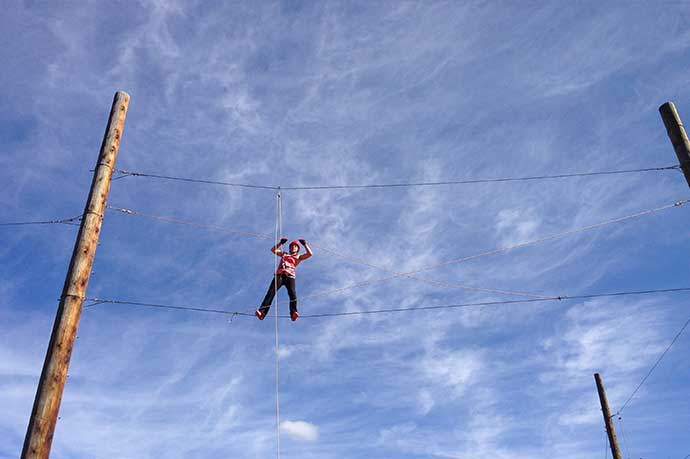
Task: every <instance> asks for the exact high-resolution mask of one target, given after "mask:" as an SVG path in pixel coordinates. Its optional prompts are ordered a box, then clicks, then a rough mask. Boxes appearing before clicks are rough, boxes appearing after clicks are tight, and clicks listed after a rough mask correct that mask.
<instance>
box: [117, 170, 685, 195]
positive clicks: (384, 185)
mask: <svg viewBox="0 0 690 459" xmlns="http://www.w3.org/2000/svg"><path fill="white" fill-rule="evenodd" d="M669 170H680V166H678V165H675V166H663V167H644V168H638V169H620V170H611V171H594V172H573V173H565V174H555V175H532V176H527V177H498V178H479V179H463V180H446V181H437V182H401V183H370V184H361V185H311V186H271V185H252V184H248V183H233V182H224V181H219V180H210V179H195V178H189V177H176V176H172V175H160V174H149V173H145V172H134V171H128V170H124V169H115V172H117V173H119V174H121V175H120V176H119V177H117V178H118V179H121V178H124V177H147V178H155V179H161V180H173V181H178V182H190V183H203V184H206V185H221V186H229V187H238V188H255V189H261V190H273V191H278V190H281V191H316V190H347V189H364V188H405V187H420V186H441V185H474V184H479V183H501V182H527V181H536V180H554V179H564V178H574V177H595V176H603V175H620V174H636V173H642V172H659V171H669Z"/></svg>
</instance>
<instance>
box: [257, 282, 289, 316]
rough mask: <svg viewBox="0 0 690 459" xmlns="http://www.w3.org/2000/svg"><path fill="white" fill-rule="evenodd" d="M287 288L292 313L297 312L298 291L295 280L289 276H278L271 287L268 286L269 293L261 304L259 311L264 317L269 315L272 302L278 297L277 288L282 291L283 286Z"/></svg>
mask: <svg viewBox="0 0 690 459" xmlns="http://www.w3.org/2000/svg"><path fill="white" fill-rule="evenodd" d="M283 285H284V286H285V287H287V291H288V295H289V296H290V312H291V313H292V312H297V290H295V288H296V286H295V278H294V277H290V276H288V275H287V274H276V275H275V277H274V278H273V279H272V280H271V285H269V286H268V292H266V296H265V297H264V301H263V302H262V303H261V307H260V308H259V311H261V313H262V314H263V315H268V310H269V309H271V302H272V301H273V297H274V296H275V295H276V287H278V290H280V287H282V286H283Z"/></svg>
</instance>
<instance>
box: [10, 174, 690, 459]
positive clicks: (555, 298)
mask: <svg viewBox="0 0 690 459" xmlns="http://www.w3.org/2000/svg"><path fill="white" fill-rule="evenodd" d="M669 170H681V168H680V166H678V165H674V166H665V167H648V168H637V169H623V170H608V171H590V172H576V173H562V174H554V175H535V176H524V177H498V178H478V179H461V180H446V181H433V182H400V183H378V184H377V183H372V184H345V185H309V186H270V185H255V184H248V183H233V182H225V181H218V180H210V179H196V178H189V177H178V176H170V175H161V174H150V173H144V172H135V171H128V170H124V169H115V170H114V171H113V172H117V173H118V174H120V175H119V176H118V177H115V178H113V179H112V180H120V179H124V178H127V177H146V178H153V179H161V180H169V181H178V182H190V183H199V184H207V185H220V186H226V187H238V188H250V189H260V190H270V191H274V192H276V194H275V196H276V221H275V231H274V235H273V237H272V236H271V235H268V234H262V233H258V232H251V231H242V230H236V229H231V228H225V227H222V226H218V225H210V224H202V223H198V222H193V221H188V220H183V219H179V218H174V217H169V216H161V215H154V214H146V213H142V212H138V211H135V210H132V209H126V208H122V207H115V206H107V209H108V210H112V211H116V212H119V213H121V214H124V215H130V216H138V217H143V218H148V219H153V220H157V221H161V222H164V223H170V224H177V225H187V226H191V227H195V228H198V229H204V230H209V231H216V232H220V233H224V234H231V235H235V236H239V237H251V238H256V239H260V240H270V239H272V238H273V240H274V241H276V240H280V239H282V196H281V192H282V191H319V190H320V191H327V190H356V189H374V188H378V189H384V188H404V187H431V186H451V185H471V184H485V183H507V182H528V181H539V180H555V179H566V178H576V177H597V176H609V175H621V174H633V173H647V172H659V171H669ZM689 201H690V200H681V201H676V202H674V203H672V204H667V205H663V206H659V207H656V208H652V209H648V210H644V211H640V212H636V213H633V214H629V215H625V216H622V217H617V218H613V219H610V220H605V221H602V222H599V223H595V224H590V225H586V226H582V227H579V228H574V229H570V230H566V231H562V232H559V233H555V234H551V235H547V236H544V237H540V238H537V239H532V240H529V241H525V242H522V243H518V244H514V245H509V246H504V247H499V248H496V249H493V250H489V251H485V252H480V253H477V254H474V255H469V256H464V257H461V258H456V259H452V260H447V261H443V262H440V263H436V264H433V265H430V266H426V267H422V268H419V269H416V270H413V271H407V272H398V271H394V270H391V269H389V268H386V267H383V266H379V265H376V264H373V263H370V262H368V261H366V260H363V259H359V258H355V257H352V256H349V255H347V254H343V253H341V252H338V251H337V250H334V249H331V248H328V247H324V246H320V245H318V244H312V245H313V246H314V247H316V248H320V249H321V250H323V251H325V252H328V253H330V254H332V255H333V256H335V257H339V258H341V259H343V260H347V261H349V262H351V263H355V264H359V265H363V266H367V267H371V268H374V269H377V270H380V271H383V272H386V273H388V274H389V276H386V277H381V278H376V279H370V280H366V281H362V282H358V283H355V284H351V285H347V286H344V287H340V288H336V289H333V290H327V291H321V292H316V293H313V294H311V295H307V296H304V297H302V298H303V299H314V298H319V297H324V296H328V295H333V294H336V293H341V292H344V291H347V290H350V289H354V288H358V287H363V286H368V285H375V284H378V283H382V282H387V281H389V280H393V279H396V278H409V279H413V280H416V281H418V282H423V283H426V284H429V285H433V286H437V287H443V288H450V289H463V290H468V291H475V292H486V293H494V294H501V295H512V296H520V297H523V298H521V299H511V300H498V301H481V302H472V303H456V304H445V305H419V306H414V307H404V308H385V309H375V310H358V311H341V312H331V313H316V314H305V315H301V317H302V318H306V319H308V318H312V319H316V318H334V317H346V316H364V315H373V314H387V313H401V312H408V311H431V310H440V309H460V308H471V307H481V308H484V307H489V306H502V305H528V304H536V303H546V302H563V301H574V300H589V299H595V298H611V297H623V296H633V295H652V294H670V293H679V292H688V291H690V287H678V288H665V289H650V290H634V291H618V292H609V293H589V294H579V295H565V294H562V295H548V296H545V295H541V294H534V293H529V292H524V291H509V290H499V289H491V288H483V287H474V286H467V285H462V284H456V283H448V282H441V281H436V280H432V279H427V278H422V277H419V276H417V275H418V274H419V273H422V272H425V271H431V270H434V269H437V268H440V267H444V266H449V265H454V264H460V263H464V262H467V261H470V260H476V259H480V258H484V257H489V256H493V255H497V254H500V253H504V252H508V251H511V250H516V249H520V248H524V247H528V246H533V245H537V244H541V243H544V242H548V241H553V240H556V239H560V238H563V237H566V236H570V235H575V234H578V233H583V232H587V231H592V230H595V229H599V228H602V227H605V226H608V225H613V224H618V223H623V222H626V221H629V220H633V219H637V218H641V217H644V216H648V215H652V214H658V213H660V212H662V211H665V210H668V209H671V208H675V207H680V206H683V205H685V204H686V203H688V202H689ZM82 217H83V216H76V217H69V218H63V219H56V220H43V221H23V222H6V223H2V222H0V226H3V227H11V226H28V225H52V224H63V225H76V222H78V221H79V220H81V219H82ZM276 270H277V258H274V272H275V271H276ZM273 287H274V290H275V291H276V293H277V277H275V276H274V285H273ZM82 300H84V301H88V304H86V305H84V307H85V308H89V309H90V308H93V307H95V306H97V305H105V304H110V305H131V306H140V307H148V308H158V309H169V310H178V311H188V312H202V313H213V314H223V315H229V316H230V317H231V320H232V319H233V318H234V317H236V316H253V315H254V314H253V313H252V312H251V311H253V309H252V310H248V311H241V310H236V311H231V310H226V309H222V308H201V307H193V306H184V305H173V304H159V303H150V302H143V301H128V300H120V299H108V298H91V297H84V298H82ZM273 307H274V316H275V327H274V335H275V389H276V398H275V400H276V407H275V409H276V415H275V418H276V424H275V430H276V446H277V448H276V457H277V458H278V459H280V379H279V376H280V372H279V369H280V368H279V333H278V332H279V327H278V324H279V319H283V318H289V317H290V316H288V315H281V314H279V312H278V295H275V296H274V299H273ZM688 325H690V318H689V319H688V320H687V321H686V322H685V323H684V324H683V326H682V327H681V329H680V331H679V332H678V333H677V334H676V335H675V337H674V338H673V340H672V341H671V343H670V344H669V346H668V347H667V348H666V349H665V350H664V352H663V353H662V354H661V355H660V356H659V358H658V359H657V360H656V362H655V363H654V365H653V366H652V367H651V369H650V370H649V371H648V372H647V374H646V375H645V377H644V378H643V379H642V381H641V382H640V383H639V384H638V385H637V387H636V388H635V390H634V391H633V392H632V394H631V395H630V396H629V397H628V398H627V399H626V401H625V403H624V404H623V405H622V406H621V408H620V409H619V410H618V412H617V413H616V415H619V414H620V413H621V411H623V409H625V408H626V406H627V405H628V404H629V403H630V401H631V400H632V399H633V397H634V396H635V394H636V393H637V392H638V390H639V389H640V388H641V387H642V385H643V384H644V383H645V382H646V380H647V379H648V378H649V376H650V375H651V374H652V373H653V371H654V370H655V369H656V367H657V366H658V365H659V363H660V362H661V360H662V359H663V358H664V356H665V355H666V354H667V353H668V351H669V350H670V349H671V347H672V346H673V345H674V344H675V342H676V341H677V340H678V338H679V337H680V336H681V334H682V333H683V332H684V330H685V329H686V328H687V327H688Z"/></svg>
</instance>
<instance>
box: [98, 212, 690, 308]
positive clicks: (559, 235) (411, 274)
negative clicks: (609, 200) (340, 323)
mask: <svg viewBox="0 0 690 459" xmlns="http://www.w3.org/2000/svg"><path fill="white" fill-rule="evenodd" d="M688 201H690V200H682V201H676V202H674V203H672V204H666V205H663V206H659V207H655V208H652V209H647V210H643V211H640V212H635V213H632V214H628V215H624V216H622V217H617V218H613V219H609V220H605V221H602V222H599V223H594V224H590V225H586V226H582V227H579V228H574V229H570V230H566V231H562V232H560V233H555V234H551V235H548V236H544V237H541V238H537V239H532V240H529V241H525V242H521V243H519V244H514V245H509V246H505V247H499V248H496V249H492V250H489V251H486V252H481V253H477V254H474V255H468V256H464V257H461V258H457V259H453V260H447V261H444V262H441V263H437V264H434V265H431V266H426V267H423V268H419V269H416V270H413V271H408V272H402V273H401V272H395V271H392V270H389V269H388V268H384V267H381V266H377V265H374V264H372V263H369V262H365V261H363V260H359V259H356V258H352V257H349V256H347V255H344V254H341V253H340V252H337V251H335V250H332V249H329V248H326V247H322V246H319V245H318V244H315V243H313V244H312V245H313V246H314V247H315V248H321V249H322V250H324V251H327V252H329V253H331V254H333V255H334V256H338V257H340V258H343V259H346V260H348V261H350V262H352V263H357V264H361V265H365V266H369V267H373V268H376V269H379V270H382V271H386V272H389V273H391V274H392V275H391V276H387V277H382V278H377V279H371V280H367V281H362V282H358V283H355V284H350V285H347V286H345V287H340V288H337V289H333V290H327V291H322V292H316V293H312V294H310V295H305V296H303V297H302V299H314V298H320V297H324V296H329V295H333V294H336V293H341V292H344V291H347V290H351V289H354V288H358V287H364V286H369V285H375V284H378V283H382V282H387V281H389V280H393V279H396V278H401V277H405V278H410V279H414V280H417V281H421V282H425V283H429V284H432V285H436V286H441V287H445V288H457V289H463V290H470V291H484V292H489V293H499V294H506V295H515V296H527V297H532V298H549V297H548V296H544V295H537V294H532V293H528V292H515V291H506V290H497V289H487V288H481V287H471V286H466V285H460V284H450V283H446V282H438V281H434V280H430V279H425V278H420V277H417V276H416V274H419V273H420V272H424V271H431V270H434V269H437V268H440V267H444V266H448V265H451V264H460V263H465V262H467V261H471V260H476V259H479V258H484V257H489V256H493V255H497V254H500V253H504V252H508V251H511V250H516V249H520V248H524V247H529V246H532V245H537V244H540V243H544V242H548V241H552V240H556V239H560V238H563V237H566V236H571V235H574V234H578V233H583V232H587V231H593V230H596V229H599V228H602V227H605V226H608V225H614V224H618V223H623V222H626V221H629V220H634V219H637V218H641V217H645V216H649V215H653V214H657V213H660V212H662V211H665V210H668V209H672V208H676V207H681V206H683V205H685V204H687V203H688ZM108 209H110V210H114V211H117V212H121V213H123V214H125V215H132V216H139V217H144V218H150V219H154V220H158V221H163V222H166V223H172V224H179V225H190V226H194V227H197V228H203V229H207V230H211V231H219V232H222V233H226V234H236V235H243V236H249V237H256V238H259V239H270V236H266V235H262V234H259V233H253V232H246V231H237V230H232V229H228V228H224V227H220V226H216V225H203V224H199V223H195V222H191V221H187V220H180V219H177V218H171V217H164V216H158V215H151V214H144V213H139V212H137V211H134V210H131V209H123V208H120V207H113V206H108Z"/></svg>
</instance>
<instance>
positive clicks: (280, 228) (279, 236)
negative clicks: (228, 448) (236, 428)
mask: <svg viewBox="0 0 690 459" xmlns="http://www.w3.org/2000/svg"><path fill="white" fill-rule="evenodd" d="M275 232H276V239H275V240H276V241H279V240H280V239H282V237H283V222H282V209H281V203H280V191H278V192H277V193H276V231H275ZM281 250H282V249H281ZM273 264H274V270H273V272H274V273H275V272H276V271H278V257H275V261H274V263H273ZM273 289H274V291H275V295H274V297H273V311H274V316H275V355H276V457H277V458H278V459H280V379H279V372H278V370H279V365H278V317H279V314H278V276H277V275H275V274H274V278H273Z"/></svg>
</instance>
